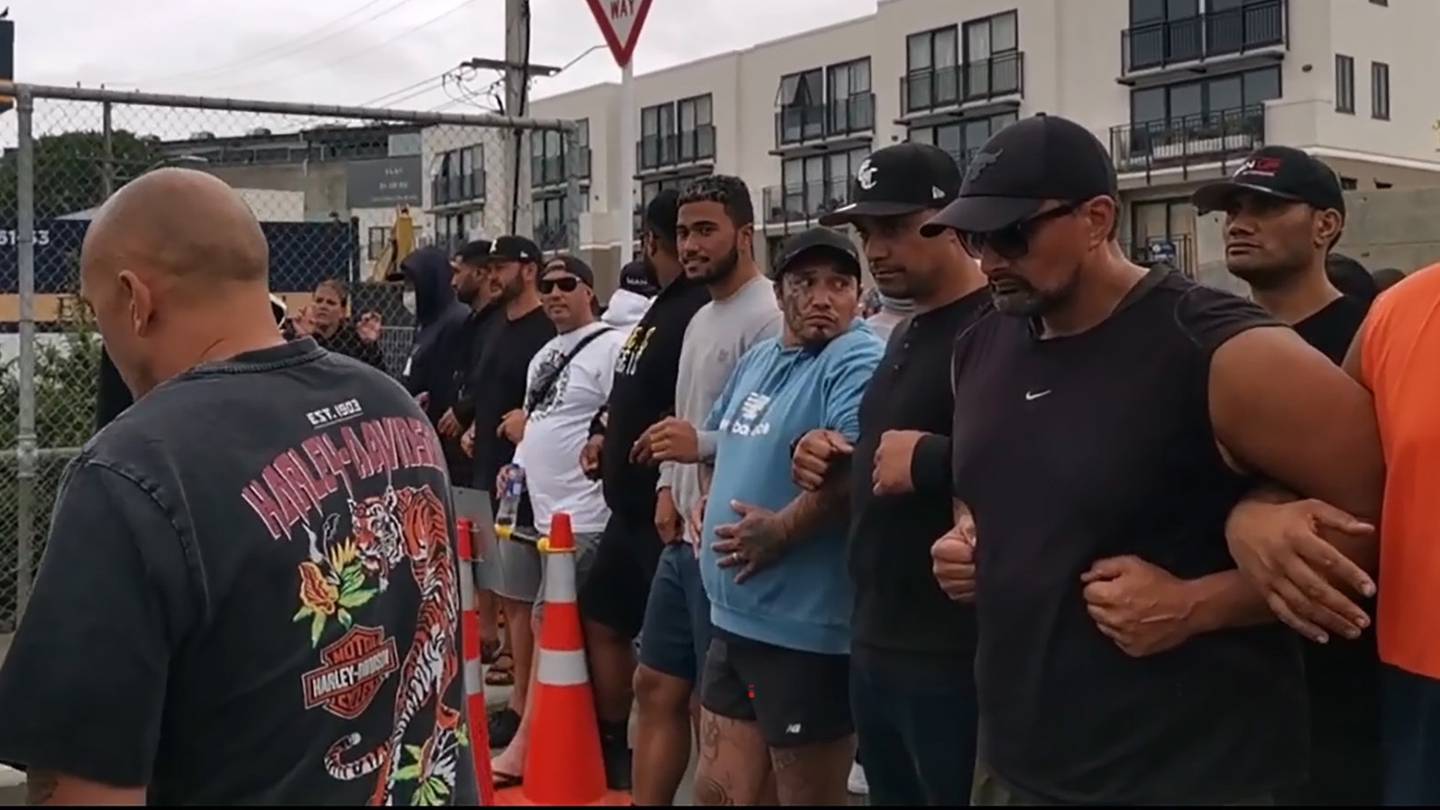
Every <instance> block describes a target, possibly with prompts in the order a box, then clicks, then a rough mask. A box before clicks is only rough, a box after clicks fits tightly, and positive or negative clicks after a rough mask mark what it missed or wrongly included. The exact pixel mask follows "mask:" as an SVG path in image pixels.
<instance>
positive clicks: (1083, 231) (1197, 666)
mask: <svg viewBox="0 0 1440 810" xmlns="http://www.w3.org/2000/svg"><path fill="white" fill-rule="evenodd" d="M1117 196H1118V195H1117V191H1116V180H1115V172H1114V168H1113V164H1112V163H1111V161H1110V157H1109V155H1108V154H1107V153H1106V151H1105V148H1104V147H1103V146H1102V145H1101V144H1100V142H1099V141H1098V140H1097V139H1096V138H1095V136H1094V135H1092V134H1091V133H1090V132H1089V131H1088V130H1086V129H1084V128H1083V127H1081V126H1079V125H1078V124H1075V123H1073V122H1070V121H1067V120H1065V119H1063V118H1059V117H1055V116H1037V117H1034V118H1030V119H1026V120H1024V121H1021V122H1019V123H1016V124H1014V125H1012V126H1010V127H1007V128H1006V129H1004V130H1002V131H1001V132H1000V133H998V134H997V135H995V136H994V137H993V138H991V139H990V141H989V142H988V143H987V144H986V145H985V146H984V148H983V149H982V150H981V151H980V152H979V153H978V154H977V155H976V156H975V157H974V158H973V159H972V160H971V162H970V166H969V170H968V172H967V174H966V177H965V182H964V184H963V186H962V187H961V190H960V196H959V198H958V199H957V200H956V201H955V202H954V203H952V204H951V205H950V206H949V207H948V208H946V209H945V211H943V212H942V213H941V214H940V215H939V216H938V217H936V219H935V220H934V222H932V223H931V224H929V225H926V226H925V229H926V231H927V232H930V233H936V234H940V233H944V231H945V230H947V229H949V230H953V231H956V232H958V234H959V236H960V239H961V240H962V242H963V243H964V244H965V245H966V248H967V250H969V251H970V253H971V254H972V255H974V256H977V257H978V258H979V259H980V265H981V270H982V271H983V272H984V273H985V275H986V277H987V279H988V280H989V284H990V291H991V295H992V297H993V299H994V302H995V306H996V310H997V311H995V312H992V313H989V314H986V315H984V316H982V317H981V318H980V319H979V320H978V321H977V322H976V323H975V324H974V325H973V326H971V327H970V328H969V329H967V330H966V331H965V332H964V333H963V334H962V335H961V337H960V339H959V340H958V341H957V343H956V348H955V360H954V380H955V423H954V424H955V426H954V434H953V445H954V471H953V475H954V486H955V495H956V497H957V499H958V500H959V501H961V502H962V503H963V504H964V505H965V506H966V507H968V510H969V513H970V514H971V515H972V516H973V520H974V527H975V540H974V543H973V545H970V544H969V543H967V542H966V541H965V540H955V541H951V542H950V543H949V544H948V545H949V546H950V547H949V548H946V547H944V546H945V544H937V546H936V550H935V551H936V556H937V562H943V561H944V560H945V558H946V557H947V556H948V555H950V554H951V553H952V552H954V551H955V550H956V549H955V548H954V547H955V546H959V547H960V548H963V549H965V550H966V551H967V552H970V553H973V555H974V557H973V559H972V561H971V562H972V564H971V566H970V568H971V570H972V571H973V572H974V576H975V582H974V587H975V598H976V601H977V603H978V604H980V605H983V606H984V608H983V609H982V610H980V611H978V613H977V628H978V650H977V654H976V682H977V690H978V696H979V704H980V724H979V725H980V745H979V761H978V765H977V774H976V785H975V795H974V797H975V799H976V800H977V801H979V802H980V803H984V804H992V803H1001V802H1005V803H1013V802H1016V801H1020V802H1037V801H1040V802H1055V803H1087V804H1088V803H1102V804H1150V803H1157V804H1159V803H1164V804H1174V803H1180V802H1186V803H1197V802H1198V803H1207V804H1225V803H1248V802H1251V801H1267V800H1268V801H1273V800H1274V798H1275V797H1276V795H1277V794H1278V793H1279V792H1280V791H1282V790H1284V789H1286V788H1289V787H1292V786H1293V785H1295V784H1296V783H1298V782H1299V781H1300V780H1301V778H1302V777H1303V775H1304V770H1305V766H1306V749H1307V746H1308V740H1307V735H1306V720H1307V714H1308V712H1307V706H1306V700H1305V696H1304V692H1303V683H1304V682H1303V678H1304V673H1303V668H1302V664H1301V661H1300V651H1299V645H1298V641H1299V640H1298V639H1297V638H1296V636H1295V635H1294V634H1292V633H1289V632H1287V631H1286V630H1285V628H1283V627H1280V626H1278V625H1276V624H1274V623H1273V621H1271V622H1267V621H1266V619H1267V616H1266V613H1265V611H1264V603H1261V602H1259V601H1258V598H1257V594H1256V592H1255V588H1254V586H1252V585H1251V584H1250V581H1249V580H1248V579H1246V578H1244V577H1242V576H1240V575H1239V574H1237V573H1236V571H1235V562H1234V561H1233V560H1232V559H1231V558H1230V554H1229V553H1228V549H1227V548H1226V544H1225V543H1223V542H1221V538H1223V537H1225V529H1226V521H1227V518H1228V517H1229V516H1230V514H1231V512H1232V510H1234V509H1235V507H1236V506H1237V504H1239V503H1240V502H1241V500H1242V498H1243V497H1244V496H1245V493H1246V492H1247V490H1249V489H1250V488H1251V486H1252V485H1253V481H1254V480H1255V479H1256V478H1262V479H1270V480H1273V481H1275V482H1277V483H1278V484H1280V485H1281V486H1284V487H1286V488H1288V489H1290V490H1291V491H1293V492H1296V493H1299V494H1300V495H1301V496H1304V497H1314V498H1319V499H1322V500H1324V501H1327V502H1329V503H1333V504H1335V505H1337V506H1339V507H1340V508H1343V509H1346V510H1348V511H1350V512H1351V513H1352V514H1355V515H1359V516H1361V517H1371V516H1373V515H1375V514H1376V512H1377V510H1378V506H1379V496H1380V487H1381V483H1382V479H1383V472H1384V471H1383V462H1382V460H1381V454H1380V448H1379V443H1378V440H1377V433H1376V429H1375V418H1374V414H1373V410H1372V408H1371V406H1370V402H1369V398H1368V396H1367V395H1366V394H1365V392H1364V390H1363V389H1362V388H1361V387H1360V386H1359V385H1358V384H1357V383H1355V382H1354V381H1353V380H1351V379H1350V378H1349V377H1347V376H1346V375H1345V374H1344V373H1343V372H1341V371H1340V370H1339V369H1337V368H1336V367H1335V366H1334V365H1333V364H1331V363H1330V362H1329V361H1328V360H1326V359H1325V357H1324V356H1323V355H1321V354H1320V353H1319V352H1317V351H1315V350H1314V349H1312V348H1310V347H1309V346H1307V345H1305V343H1304V341H1303V340H1301V339H1300V338H1299V337H1298V336H1297V335H1296V334H1295V333H1294V332H1292V331H1291V330H1289V329H1286V328H1284V327H1283V326H1282V325H1280V324H1278V323H1276V322H1275V321H1274V320H1272V319H1271V318H1270V317H1269V316H1268V315H1267V314H1266V313H1265V312H1264V311H1263V310H1262V309H1260V308H1259V307H1257V306H1255V305H1254V304H1251V303H1249V302H1247V301H1244V300H1242V299H1239V298H1236V297H1234V296H1231V295H1229V294H1226V293H1223V292H1220V291H1218V290H1214V289H1210V288H1206V287H1202V286H1199V285H1197V284H1195V283H1194V282H1192V281H1189V280H1188V279H1186V278H1184V277H1182V276H1181V275H1179V274H1177V273H1172V272H1169V271H1167V270H1165V269H1154V270H1151V271H1148V272H1147V271H1145V270H1143V269H1141V268H1140V267H1137V266H1136V265H1134V264H1133V263H1131V262H1130V261H1129V260H1128V259H1127V258H1126V256H1125V255H1124V253H1123V252H1122V251H1121V249H1120V246H1119V244H1118V243H1117V241H1116V225H1117V223H1118V220H1119V203H1118V202H1117ZM1296 392H1304V396H1296ZM1322 436H1323V437H1324V441H1316V437H1322ZM1311 531H1312V532H1313V531H1314V529H1313V528H1312V529H1311ZM1271 539H1272V540H1273V541H1274V542H1273V543H1272V544H1271V545H1269V546H1267V547H1266V548H1267V550H1268V551H1270V552H1273V554H1274V558H1273V559H1274V561H1275V564H1277V565H1281V566H1284V567H1285V570H1286V571H1290V570H1293V569H1294V568H1296V567H1303V565H1304V564H1303V563H1302V562H1298V557H1296V556H1295V554H1294V553H1293V549H1292V546H1294V545H1296V543H1295V542H1292V541H1291V538H1289V537H1288V536H1286V537H1279V538H1271ZM1335 542H1336V544H1337V545H1338V546H1340V547H1341V548H1343V549H1344V551H1345V553H1346V555H1349V556H1350V557H1352V558H1354V559H1357V560H1360V561H1362V562H1363V563H1365V564H1366V565H1371V564H1373V552H1374V549H1373V543H1370V542H1368V540H1367V539H1364V538H1339V537H1337V538H1335ZM1319 545H1320V547H1321V548H1323V550H1324V551H1323V554H1322V556H1323V557H1324V561H1325V565H1327V566H1329V567H1330V568H1331V570H1333V571H1335V572H1340V571H1345V572H1347V573H1358V574H1359V577H1358V578H1359V579H1363V578H1364V574H1363V572H1358V571H1357V570H1356V568H1355V565H1354V564H1353V563H1352V562H1351V561H1350V560H1349V559H1347V557H1346V556H1344V555H1342V554H1341V553H1340V551H1338V550H1337V549H1336V548H1335V547H1334V546H1331V545H1329V544H1327V543H1321V544H1319ZM949 584H950V586H951V587H954V586H955V585H956V583H954V582H951V583H949ZM1301 587H1302V590H1308V589H1309V587H1310V583H1308V582H1307V583H1306V584H1305V585H1303V586H1301ZM1300 601H1303V600H1300ZM1272 604H1273V605H1275V606H1276V609H1277V610H1284V609H1287V605H1286V604H1285V603H1284V602H1282V601H1281V600H1280V599H1276V600H1274V601H1273V602H1272ZM1147 609H1148V610H1147ZM1140 613H1144V614H1145V616H1144V617H1143V618H1137V614H1140ZM1360 620H1362V621H1363V617H1362V618H1361V619H1360ZM1351 629H1352V630H1356V632H1358V629H1356V628H1351Z"/></svg>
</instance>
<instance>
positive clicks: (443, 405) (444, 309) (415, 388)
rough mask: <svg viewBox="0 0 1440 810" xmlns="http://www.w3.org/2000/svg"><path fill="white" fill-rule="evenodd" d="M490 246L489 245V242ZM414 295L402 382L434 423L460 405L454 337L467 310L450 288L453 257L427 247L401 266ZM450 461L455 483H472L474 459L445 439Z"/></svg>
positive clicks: (446, 452)
mask: <svg viewBox="0 0 1440 810" xmlns="http://www.w3.org/2000/svg"><path fill="white" fill-rule="evenodd" d="M486 247H487V248H488V247H489V243H486ZM400 272H401V274H402V275H403V276H404V279H405V282H406V285H407V286H408V287H409V288H410V289H409V290H406V293H407V297H408V293H410V292H411V291H413V292H414V294H415V297H414V300H415V340H414V343H413V344H412V346H411V349H410V358H409V359H408V360H406V361H405V369H404V371H403V372H402V374H401V380H402V381H403V382H404V383H405V388H406V389H407V390H409V391H410V395H411V396H414V397H417V398H418V399H420V402H421V407H422V408H424V410H425V415H426V416H427V417H429V418H430V424H432V425H435V424H438V423H439V422H440V417H441V416H442V415H443V414H444V413H445V412H446V411H448V410H449V409H450V406H452V405H454V404H455V394H456V388H457V386H456V383H455V369H456V360H457V358H458V355H457V354H456V352H455V351H454V349H455V347H454V345H453V343H452V342H451V341H450V340H449V337H450V336H451V335H453V334H455V330H457V329H459V328H460V325H461V324H463V323H464V322H465V316H466V314H467V313H466V309H465V307H464V306H463V305H461V303H460V302H459V301H458V300H456V298H455V290H454V288H452V287H451V285H450V277H451V276H452V275H453V274H454V270H452V269H451V267H450V257H449V256H448V255H446V254H445V251H443V250H441V249H440V248H437V247H423V248H420V249H419V250H417V251H415V252H413V253H411V254H410V255H409V256H406V257H405V259H404V260H403V261H401V262H400ZM441 445H442V446H443V447H444V449H445V461H446V462H447V466H449V468H450V480H451V481H452V482H459V483H462V484H464V483H468V480H467V479H466V478H465V477H464V476H466V475H467V474H468V473H467V472H466V471H467V470H468V469H469V466H470V465H469V460H468V459H467V458H465V454H464V453H462V452H461V451H460V443H459V442H458V441H457V440H456V439H454V438H443V439H442V440H441Z"/></svg>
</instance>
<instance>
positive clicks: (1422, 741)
mask: <svg viewBox="0 0 1440 810" xmlns="http://www.w3.org/2000/svg"><path fill="white" fill-rule="evenodd" d="M1380 706H1381V709H1380V711H1381V734H1382V746H1383V751H1384V755H1385V804H1387V805H1389V806H1392V807H1396V806H1412V805H1435V804H1440V765H1437V763H1440V681H1436V680H1432V679H1430V678H1426V677H1422V676H1420V675H1413V674H1411V673H1409V672H1405V671H1404V670H1400V669H1396V668H1395V667H1391V666H1384V667H1381V669H1380Z"/></svg>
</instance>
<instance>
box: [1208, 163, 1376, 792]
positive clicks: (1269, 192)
mask: <svg viewBox="0 0 1440 810" xmlns="http://www.w3.org/2000/svg"><path fill="white" fill-rule="evenodd" d="M1193 199H1194V203H1195V206H1196V208H1197V209H1198V210H1199V211H1200V212H1201V213H1210V212H1211V211H1223V212H1224V213H1225V247H1226V250H1225V256H1226V264H1227V266H1228V267H1229V270H1230V272H1231V273H1232V274H1234V275H1235V276H1237V277H1238V278H1241V279H1243V280H1245V281H1246V282H1248V283H1249V284H1250V287H1251V289H1252V290H1253V291H1254V296H1255V302H1256V303H1258V304H1260V305H1261V306H1263V307H1264V308H1265V309H1267V310H1269V312H1270V314H1272V315H1274V316H1275V317H1276V318H1278V319H1280V320H1282V321H1284V322H1285V323H1288V324H1289V325H1290V326H1291V327H1292V328H1294V330H1295V331H1296V332H1297V333H1299V335H1300V337H1302V338H1304V339H1305V342H1306V343H1309V344H1310V345H1311V346H1313V347H1315V348H1316V349H1317V350H1319V351H1320V352H1321V353H1322V354H1324V355H1325V356H1326V357H1328V358H1330V360H1331V362H1333V363H1335V365H1337V366H1338V365H1340V364H1341V363H1342V362H1344V359H1345V353H1346V352H1347V351H1348V350H1349V348H1350V344H1351V343H1352V342H1353V341H1354V338H1355V333H1356V332H1357V331H1359V329H1360V324H1361V323H1362V322H1363V321H1364V319H1365V312H1366V310H1367V309H1368V308H1369V300H1370V298H1373V297H1374V295H1373V293H1372V294H1371V295H1370V297H1369V298H1366V299H1364V300H1357V299H1356V298H1354V297H1351V296H1349V295H1342V294H1341V292H1340V291H1339V290H1338V289H1336V285H1334V284H1333V283H1332V282H1331V281H1330V279H1331V278H1332V274H1333V272H1334V271H1333V265H1334V264H1335V262H1334V261H1333V260H1336V259H1340V260H1343V262H1349V263H1350V264H1352V265H1354V264H1357V263H1356V262H1355V261H1354V260H1353V259H1349V258H1348V257H1344V256H1339V255H1338V254H1334V253H1331V252H1330V248H1331V246H1333V245H1334V244H1335V242H1337V241H1339V239H1340V233H1341V231H1342V230H1343V229H1344V227H1345V195H1344V192H1343V191H1342V190H1341V187H1340V180H1339V178H1338V177H1337V176H1336V175H1335V172H1334V171H1332V170H1331V169H1330V167H1328V166H1326V165H1325V164H1324V163H1322V162H1320V161H1319V160H1317V159H1316V158H1314V157H1311V156H1310V155H1308V154H1306V153H1305V152H1302V151H1300V150H1298V149H1292V148H1290V147H1286V146H1267V147H1265V148H1263V149H1260V150H1258V151H1256V152H1255V153H1254V154H1252V155H1251V156H1250V158H1249V159H1248V160H1246V161H1245V163H1244V164H1242V165H1241V167H1240V169H1239V170H1238V171H1237V172H1236V173H1235V175H1234V177H1233V178H1231V179H1229V180H1225V181H1221V182H1218V183H1211V184H1209V185H1206V186H1203V187H1202V188H1200V189H1199V190H1198V191H1196V192H1195V195H1194V198H1193ZM1352 273H1358V274H1359V277H1361V278H1363V279H1364V280H1365V281H1370V274H1369V273H1367V272H1366V271H1365V269H1364V268H1363V267H1358V269H1353V270H1352ZM1373 286H1374V284H1373V282H1371V287H1372V289H1373ZM1362 609H1365V610H1366V611H1367V612H1373V609H1374V605H1373V604H1366V605H1362ZM1305 675H1306V686H1307V687H1308V692H1309V695H1310V764H1309V779H1308V781H1307V782H1306V783H1305V784H1304V785H1302V786H1300V788H1299V789H1298V790H1296V791H1294V792H1292V793H1289V794H1287V795H1286V796H1285V797H1284V798H1285V800H1286V802H1287V803H1300V804H1317V803H1340V804H1366V805H1370V806H1374V805H1376V804H1379V803H1380V801H1381V800H1382V795H1381V778H1382V777H1381V763H1380V728H1379V724H1378V723H1377V722H1376V718H1377V717H1379V713H1380V704H1379V661H1378V659H1377V654H1376V649H1375V634H1374V632H1373V631H1371V630H1370V629H1368V628H1367V630H1366V632H1365V633H1364V635H1362V636H1361V637H1360V638H1359V639H1357V640H1355V641H1349V640H1346V639H1344V638H1340V639H1337V640H1336V641H1335V642H1334V643H1331V644H1307V645H1305Z"/></svg>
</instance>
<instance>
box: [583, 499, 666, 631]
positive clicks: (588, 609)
mask: <svg viewBox="0 0 1440 810" xmlns="http://www.w3.org/2000/svg"><path fill="white" fill-rule="evenodd" d="M663 548H664V546H663V544H661V542H660V536H659V535H658V534H656V533H655V522H654V520H647V521H643V522H641V521H638V520H627V519H625V518H623V517H621V516H620V515H618V514H612V515H611V516H610V522H608V523H606V524H605V533H604V534H602V535H601V536H600V546H599V548H598V549H596V551H595V567H594V568H593V569H592V570H591V571H590V578H589V580H587V581H586V582H585V584H584V585H583V586H581V588H580V593H579V594H578V596H579V602H580V615H581V616H583V617H585V618H586V619H589V620H591V621H594V622H598V623H600V624H603V625H605V626H606V627H609V628H610V629H612V630H614V631H615V632H617V633H619V634H621V635H622V636H624V637H625V638H629V639H633V638H635V637H636V636H638V635H640V626H641V625H642V624H643V623H644V622H645V601H646V600H647V599H648V598H649V597H650V581H651V580H652V579H654V578H655V567H656V565H658V564H659V562H660V551H661V550H662V549H663Z"/></svg>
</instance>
